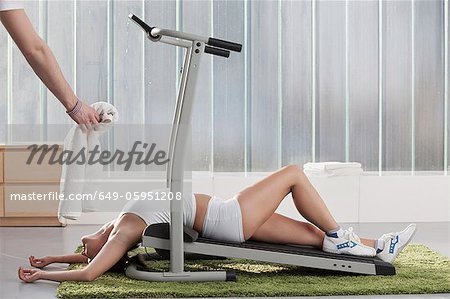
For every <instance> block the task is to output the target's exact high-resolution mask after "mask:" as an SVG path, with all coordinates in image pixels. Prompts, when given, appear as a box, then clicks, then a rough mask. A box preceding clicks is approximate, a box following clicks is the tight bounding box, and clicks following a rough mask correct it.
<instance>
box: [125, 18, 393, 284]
mask: <svg viewBox="0 0 450 299" xmlns="http://www.w3.org/2000/svg"><path fill="white" fill-rule="evenodd" d="M129 18H130V19H132V20H133V21H134V22H135V23H136V24H137V25H139V26H140V27H141V28H142V29H143V30H144V31H145V32H146V34H147V37H148V38H149V39H150V40H151V41H154V42H163V43H166V44H170V45H175V46H179V47H182V48H185V49H186V52H185V56H184V64H183V65H184V66H183V69H182V75H181V79H180V85H179V89H178V95H177V101H176V106H175V112H174V117H173V122H172V130H171V135H170V141H169V164H168V169H167V187H168V188H169V189H170V192H171V193H174V194H176V193H177V192H181V194H182V195H183V183H184V171H185V169H184V161H185V160H184V159H185V153H186V140H187V137H189V136H190V135H189V134H188V133H189V128H190V125H189V124H190V119H191V112H192V104H193V100H194V93H195V86H196V81H197V76H198V70H199V66H200V62H201V56H202V53H204V52H205V53H209V54H214V55H219V56H223V57H228V55H229V54H230V53H229V51H227V50H224V49H228V50H232V51H237V52H240V47H241V46H240V45H238V44H235V43H232V42H227V41H221V40H214V39H212V38H207V37H202V36H198V35H194V34H188V33H184V32H180V31H173V30H167V29H160V28H156V27H150V26H148V25H147V24H145V23H144V22H143V21H142V20H140V19H139V18H137V17H136V16H134V15H133V14H130V15H129ZM205 44H208V45H214V46H216V47H215V48H213V47H210V46H205ZM182 198H183V196H182ZM170 216H171V224H170V239H162V238H156V237H151V236H146V235H145V233H144V235H143V238H142V245H143V246H144V247H154V248H158V249H166V250H170V271H169V272H148V271H142V270H140V269H138V267H137V266H136V265H134V264H131V265H129V266H128V267H127V269H126V275H127V276H129V277H131V278H135V279H141V280H151V281H225V280H236V277H235V274H234V272H232V271H201V272H185V271H184V252H185V251H186V252H191V253H199V254H206V255H215V256H224V257H235V258H244V259H251V260H259V261H265V262H274V263H281V264H289V265H296V266H302V267H310V268H319V269H327V270H338V271H344V272H352V273H361V274H369V275H379V274H381V275H392V274H395V268H393V266H391V265H390V264H387V263H384V262H382V261H381V260H379V259H378V258H376V257H375V258H360V257H349V256H340V255H336V256H335V257H334V256H333V258H330V254H327V253H323V252H321V251H319V250H317V252H318V253H316V254H313V255H311V254H310V255H308V254H301V253H300V254H299V253H297V254H292V253H286V252H275V251H273V250H272V251H270V250H264V249H261V248H260V249H257V248H255V247H253V248H252V246H251V244H252V243H251V242H245V243H247V244H245V243H244V244H245V245H243V244H235V243H227V242H220V241H215V240H209V239H203V238H199V239H198V240H197V242H183V202H182V200H172V201H171V203H170ZM253 244H256V242H253ZM258 244H264V243H258ZM260 246H262V245H260ZM249 247H250V248H249ZM299 248H300V247H299ZM299 250H300V249H299ZM300 251H301V250H300ZM256 252H257V256H256V254H255V253H256ZM321 255H322V256H321ZM389 265H390V266H389Z"/></svg>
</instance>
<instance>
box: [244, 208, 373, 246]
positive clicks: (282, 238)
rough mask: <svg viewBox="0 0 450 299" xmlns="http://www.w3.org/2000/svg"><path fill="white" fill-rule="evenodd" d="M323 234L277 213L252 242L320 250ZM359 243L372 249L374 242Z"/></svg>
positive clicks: (253, 236) (258, 231) (309, 225)
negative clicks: (308, 247)
mask: <svg viewBox="0 0 450 299" xmlns="http://www.w3.org/2000/svg"><path fill="white" fill-rule="evenodd" d="M324 237H325V233H324V232H323V231H321V230H320V229H318V228H317V227H315V226H314V225H312V224H311V223H307V222H303V221H298V220H295V219H292V218H289V217H286V216H283V215H280V214H277V213H274V214H273V215H272V216H271V217H270V218H269V219H268V220H267V221H266V222H264V224H263V225H261V226H260V227H259V228H258V229H257V230H256V232H255V233H254V234H253V235H252V237H251V239H252V240H254V241H260V242H267V243H279V244H296V245H307V246H313V247H316V248H318V249H322V245H323V238H324ZM361 242H362V243H363V244H364V245H366V246H370V247H374V242H375V241H374V240H370V239H361Z"/></svg>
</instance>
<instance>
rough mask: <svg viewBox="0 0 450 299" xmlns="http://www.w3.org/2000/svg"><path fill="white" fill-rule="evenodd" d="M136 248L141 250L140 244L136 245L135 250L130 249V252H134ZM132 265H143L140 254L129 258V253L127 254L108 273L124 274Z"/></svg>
mask: <svg viewBox="0 0 450 299" xmlns="http://www.w3.org/2000/svg"><path fill="white" fill-rule="evenodd" d="M136 248H139V244H138V245H136V246H135V247H133V248H130V250H134V249H136ZM131 263H140V264H142V259H140V256H139V254H136V255H133V256H131V257H130V256H129V255H128V252H127V253H125V254H124V255H123V256H122V258H121V259H120V260H119V261H118V262H117V263H116V264H115V265H114V266H112V267H111V268H110V269H109V270H108V271H109V272H114V273H124V272H125V270H126V269H127V267H128V265H129V264H131Z"/></svg>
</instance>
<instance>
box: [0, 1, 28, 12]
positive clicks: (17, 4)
mask: <svg viewBox="0 0 450 299" xmlns="http://www.w3.org/2000/svg"><path fill="white" fill-rule="evenodd" d="M22 8H23V1H16V0H0V11H2V10H12V9H22Z"/></svg>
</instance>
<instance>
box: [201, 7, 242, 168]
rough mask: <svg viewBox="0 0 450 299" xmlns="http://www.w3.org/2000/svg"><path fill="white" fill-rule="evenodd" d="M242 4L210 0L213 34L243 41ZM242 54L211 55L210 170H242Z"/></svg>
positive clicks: (235, 40) (237, 41) (220, 37)
mask: <svg viewBox="0 0 450 299" xmlns="http://www.w3.org/2000/svg"><path fill="white" fill-rule="evenodd" d="M244 5H245V3H244V2H243V1H223V0H220V1H214V2H213V36H214V37H216V38H219V39H225V40H230V41H233V42H236V43H240V44H244V22H245V16H244ZM243 46H245V45H243ZM244 55H245V51H242V52H241V53H237V52H231V55H230V58H228V59H226V58H223V57H218V56H213V128H212V130H213V159H214V161H213V171H244V169H245V165H244V163H245V157H244V155H245V120H246V116H245V109H244V108H245V68H244V63H245V57H244ZM207 56H208V55H207Z"/></svg>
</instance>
